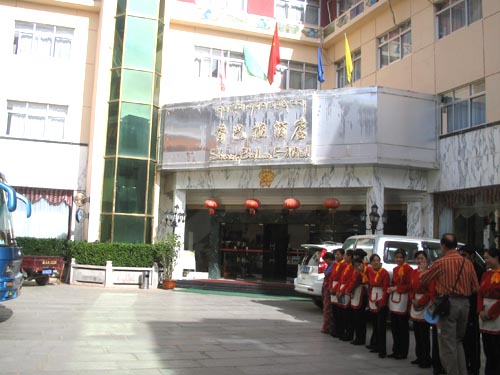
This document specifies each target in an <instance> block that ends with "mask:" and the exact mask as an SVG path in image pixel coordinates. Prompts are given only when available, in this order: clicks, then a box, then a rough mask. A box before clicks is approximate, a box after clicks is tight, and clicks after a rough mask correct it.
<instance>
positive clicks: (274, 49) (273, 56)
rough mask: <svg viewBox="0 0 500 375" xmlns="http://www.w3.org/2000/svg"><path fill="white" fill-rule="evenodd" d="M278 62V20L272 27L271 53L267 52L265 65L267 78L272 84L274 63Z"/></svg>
mask: <svg viewBox="0 0 500 375" xmlns="http://www.w3.org/2000/svg"><path fill="white" fill-rule="evenodd" d="M279 63H280V39H279V37H278V22H276V27H275V29H274V35H273V43H272V44H271V53H270V54H269V65H268V67H267V80H268V81H269V84H270V85H272V84H273V82H274V75H275V74H276V65H278V64H279Z"/></svg>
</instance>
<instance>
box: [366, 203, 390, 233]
mask: <svg viewBox="0 0 500 375" xmlns="http://www.w3.org/2000/svg"><path fill="white" fill-rule="evenodd" d="M368 219H369V220H370V227H369V228H367V229H370V230H371V231H372V234H375V231H376V230H377V225H378V223H379V221H380V215H379V213H378V206H377V205H376V204H374V205H373V206H372V207H371V212H370V214H369V215H368ZM361 221H363V222H366V213H365V212H363V213H361ZM382 222H383V223H384V224H385V223H386V222H387V215H386V213H385V212H384V213H383V215H382Z"/></svg>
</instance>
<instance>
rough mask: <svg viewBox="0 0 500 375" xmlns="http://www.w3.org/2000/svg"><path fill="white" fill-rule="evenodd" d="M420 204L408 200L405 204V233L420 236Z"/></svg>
mask: <svg viewBox="0 0 500 375" xmlns="http://www.w3.org/2000/svg"><path fill="white" fill-rule="evenodd" d="M422 232H423V228H422V204H421V203H420V202H408V203H407V204H406V235H407V236H413V237H422Z"/></svg>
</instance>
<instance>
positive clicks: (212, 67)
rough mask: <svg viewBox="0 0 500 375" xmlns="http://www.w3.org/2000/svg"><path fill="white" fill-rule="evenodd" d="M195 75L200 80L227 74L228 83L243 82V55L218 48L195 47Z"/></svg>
mask: <svg viewBox="0 0 500 375" xmlns="http://www.w3.org/2000/svg"><path fill="white" fill-rule="evenodd" d="M195 54H196V57H195V59H194V63H195V74H196V76H197V77H200V78H218V77H219V74H223V72H225V77H226V81H228V82H241V81H242V78H243V53H241V52H233V51H223V50H220V49H216V48H207V47H195Z"/></svg>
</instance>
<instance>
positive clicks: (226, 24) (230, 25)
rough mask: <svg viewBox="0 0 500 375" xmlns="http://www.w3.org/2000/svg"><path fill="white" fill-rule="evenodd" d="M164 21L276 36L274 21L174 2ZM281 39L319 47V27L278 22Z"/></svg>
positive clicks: (269, 18) (247, 33) (262, 17)
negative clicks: (274, 34)
mask: <svg viewBox="0 0 500 375" xmlns="http://www.w3.org/2000/svg"><path fill="white" fill-rule="evenodd" d="M165 18H166V19H169V20H170V23H172V24H181V25H192V26H196V27H203V28H206V29H215V30H224V31H226V32H228V33H231V34H241V35H249V34H253V35H256V36H261V37H262V36H268V35H272V34H273V32H274V25H275V23H276V20H275V19H274V18H272V17H265V16H259V15H255V14H248V13H246V12H243V11H241V12H235V11H234V10H225V9H209V8H206V7H200V6H197V5H196V4H193V3H187V2H182V1H173V2H171V4H170V7H168V8H167V9H166V14H165ZM277 22H278V30H279V33H280V38H282V39H290V40H293V41H299V42H303V43H305V44H311V45H317V44H318V42H319V39H320V36H321V28H320V27H319V26H314V25H308V24H302V23H300V22H291V21H290V22H287V21H286V20H280V19H279V20H278V21H277Z"/></svg>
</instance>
